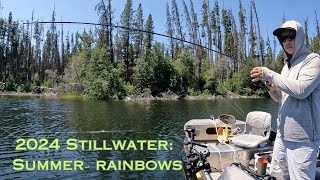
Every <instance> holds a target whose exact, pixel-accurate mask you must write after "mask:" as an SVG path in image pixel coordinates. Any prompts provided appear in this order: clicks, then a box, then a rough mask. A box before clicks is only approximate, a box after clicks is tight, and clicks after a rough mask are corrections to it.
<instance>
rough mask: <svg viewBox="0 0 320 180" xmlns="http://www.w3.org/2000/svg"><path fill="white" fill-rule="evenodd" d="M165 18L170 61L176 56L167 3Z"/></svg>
mask: <svg viewBox="0 0 320 180" xmlns="http://www.w3.org/2000/svg"><path fill="white" fill-rule="evenodd" d="M166 17H167V22H166V25H167V30H166V33H167V35H168V36H169V37H170V40H169V44H170V45H169V46H170V55H171V58H172V59H175V57H176V55H175V51H174V49H175V48H174V46H175V40H174V39H173V35H174V29H173V25H172V17H171V13H170V8H169V4H168V2H167V4H166Z"/></svg>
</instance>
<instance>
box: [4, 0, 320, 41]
mask: <svg viewBox="0 0 320 180" xmlns="http://www.w3.org/2000/svg"><path fill="white" fill-rule="evenodd" d="M99 1H100V0H0V2H1V6H2V10H1V12H0V16H2V17H4V18H7V17H8V14H9V12H12V13H13V18H14V20H21V21H27V20H29V21H31V17H32V11H33V10H34V19H39V20H43V21H50V20H51V14H52V11H53V9H54V8H55V11H56V21H60V20H63V21H81V22H93V23H97V22H98V15H97V12H96V11H95V5H96V4H97V3H98V2H99ZM168 1H169V5H170V6H171V0H132V2H133V9H134V10H135V9H136V8H137V6H138V4H139V3H141V4H142V8H143V14H144V19H145V20H146V19H147V16H148V15H149V14H152V17H153V21H154V26H155V29H154V31H155V32H157V33H162V34H165V31H166V16H165V12H166V11H165V10H166V9H165V8H166V3H167V2H168ZM186 2H187V3H188V2H189V0H186ZM241 2H242V5H243V7H244V8H245V9H246V10H247V19H249V18H248V17H249V15H248V13H249V7H250V0H241ZM125 3H126V0H112V8H113V10H114V18H115V21H119V19H120V15H121V13H122V11H123V8H124V5H125ZM177 3H178V5H179V7H180V9H179V13H180V14H183V9H182V0H177ZM193 3H194V6H195V11H196V13H198V16H199V17H200V15H201V5H202V0H193ZM188 4H189V3H188ZM213 5H214V0H210V6H211V7H212V6H213ZM219 6H220V8H222V7H224V8H226V9H231V10H232V11H233V14H234V16H235V18H236V21H238V19H237V18H238V17H237V14H238V8H239V0H219ZM256 8H257V13H258V17H259V22H260V29H261V32H262V36H263V37H264V39H266V38H267V37H269V38H270V40H272V37H273V35H272V31H273V30H274V29H276V28H277V27H279V26H280V25H281V24H282V19H283V16H285V18H286V19H287V20H291V19H294V20H296V21H298V22H300V23H301V25H303V26H304V21H305V20H306V19H307V18H308V22H309V23H308V26H309V27H308V28H309V36H314V34H315V21H316V18H315V11H316V12H317V14H318V17H319V19H320V2H319V0H308V1H301V0H258V1H256ZM182 25H183V26H184V28H185V29H186V26H185V24H184V23H182ZM64 28H67V29H68V28H69V29H70V31H72V30H75V29H79V30H80V29H83V28H84V27H79V25H70V27H65V26H64ZM88 28H89V27H88ZM80 31H82V30H80Z"/></svg>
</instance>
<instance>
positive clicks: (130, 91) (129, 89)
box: [124, 84, 140, 97]
mask: <svg viewBox="0 0 320 180" xmlns="http://www.w3.org/2000/svg"><path fill="white" fill-rule="evenodd" d="M124 90H125V92H126V95H127V96H134V97H137V96H138V95H139V94H140V91H139V89H138V88H137V87H136V86H133V85H130V84H125V85H124Z"/></svg>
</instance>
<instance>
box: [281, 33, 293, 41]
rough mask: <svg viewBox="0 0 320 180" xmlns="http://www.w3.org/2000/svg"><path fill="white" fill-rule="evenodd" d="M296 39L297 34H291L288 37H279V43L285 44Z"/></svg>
mask: <svg viewBox="0 0 320 180" xmlns="http://www.w3.org/2000/svg"><path fill="white" fill-rule="evenodd" d="M294 38H296V35H295V34H289V35H286V36H279V41H280V42H282V43H284V42H286V41H287V40H288V41H292V40H294Z"/></svg>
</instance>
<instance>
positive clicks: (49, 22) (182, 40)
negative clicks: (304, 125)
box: [0, 21, 246, 64]
mask: <svg viewBox="0 0 320 180" xmlns="http://www.w3.org/2000/svg"><path fill="white" fill-rule="evenodd" d="M20 24H21V25H28V24H81V25H93V26H105V27H111V28H120V29H126V30H131V31H137V32H143V33H148V34H153V35H157V36H161V37H166V38H170V39H173V40H177V41H181V42H184V43H188V44H191V45H194V46H198V47H201V48H203V49H206V50H209V51H212V52H215V53H218V54H220V55H223V56H225V57H227V58H229V59H231V60H234V61H237V62H240V63H243V64H246V62H245V61H243V60H239V59H235V58H233V57H231V56H229V55H227V54H225V53H223V52H220V51H217V50H214V49H212V48H210V47H206V46H203V45H201V44H197V43H194V42H191V41H187V40H184V39H180V38H177V37H173V36H169V35H165V34H161V33H157V32H150V31H146V30H142V29H137V28H132V27H125V26H119V25H114V24H112V25H110V24H104V23H93V22H80V21H39V22H21V23H12V24H0V26H12V25H20Z"/></svg>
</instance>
